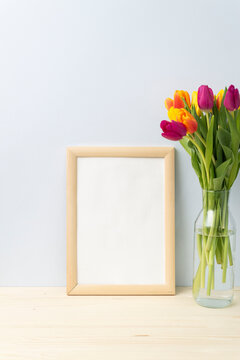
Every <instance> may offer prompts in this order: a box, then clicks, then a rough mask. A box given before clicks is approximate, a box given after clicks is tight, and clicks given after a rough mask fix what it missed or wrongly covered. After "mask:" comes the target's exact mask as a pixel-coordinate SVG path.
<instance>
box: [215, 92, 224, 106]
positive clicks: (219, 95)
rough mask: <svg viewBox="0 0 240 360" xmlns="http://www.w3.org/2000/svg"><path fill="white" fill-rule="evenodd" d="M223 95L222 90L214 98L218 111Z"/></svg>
mask: <svg viewBox="0 0 240 360" xmlns="http://www.w3.org/2000/svg"><path fill="white" fill-rule="evenodd" d="M223 95H224V90H223V89H222V90H220V91H219V93H218V94H217V96H216V99H217V108H218V109H220V107H221V104H222V99H223Z"/></svg>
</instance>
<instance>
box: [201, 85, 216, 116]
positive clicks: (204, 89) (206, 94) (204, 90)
mask: <svg viewBox="0 0 240 360" xmlns="http://www.w3.org/2000/svg"><path fill="white" fill-rule="evenodd" d="M213 103H214V95H213V91H212V89H211V88H210V87H208V86H207V85H201V86H200V87H199V88H198V106H199V108H200V109H201V110H203V111H209V110H211V109H212V108H213Z"/></svg>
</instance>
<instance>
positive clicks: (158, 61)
mask: <svg viewBox="0 0 240 360" xmlns="http://www.w3.org/2000/svg"><path fill="white" fill-rule="evenodd" d="M239 14H240V2H239V1H237V0H236V1H233V0H232V1H228V2H226V1H224V0H221V1H220V0H215V1H210V0H208V1H207V0H204V1H198V2H194V1H190V0H189V1H183V0H182V1H178V0H172V1H160V0H156V1H154V0H135V1H134V0H118V1H117V0H108V1H107V0H102V1H100V0H92V1H91V0H84V1H77V0H76V1H71V0H37V1H31V0H29V1H26V0H21V1H13V0H3V1H1V6H0V39H1V40H0V148H1V149H0V164H1V167H0V169H1V170H0V171H1V176H0V285H4V286H6V285H9V286H12V285H36V286H37V285H64V284H65V232H66V226H65V217H66V212H65V182H66V176H65V171H66V167H65V149H66V147H67V146H68V145H75V144H79V145H82V144H84V145H85V144H90V145H172V143H170V142H168V141H165V140H163V138H161V136H160V130H159V122H160V120H161V119H164V118H166V111H165V109H164V104H163V103H164V99H165V98H166V97H167V96H170V95H171V94H172V93H173V91H174V89H187V90H189V91H190V92H191V91H192V90H193V89H194V88H197V87H198V86H199V85H200V84H208V85H210V86H211V87H213V89H214V91H218V90H219V89H221V88H222V87H223V86H224V85H229V84H231V83H234V84H235V85H238V86H239V87H240V66H239V61H240V51H239V28H240V25H239ZM176 150H177V152H176V278H177V284H178V285H190V284H191V275H192V232H193V221H194V219H195V218H196V216H197V213H198V210H199V209H200V206H201V192H200V187H199V185H198V181H197V179H196V177H195V175H194V173H193V170H192V168H191V165H190V162H189V159H188V156H187V155H186V154H185V153H184V151H183V150H182V148H180V146H179V144H176ZM239 189H240V182H239V181H237V183H236V184H235V186H234V189H233V191H232V202H231V207H232V210H233V214H234V216H235V219H236V220H237V223H238V227H239V221H240V215H239V210H240V194H239ZM239 230H240V229H239ZM237 250H238V258H239V260H240V254H239V239H238V247H237ZM239 260H238V262H237V283H238V285H240V271H239V264H240V261H239Z"/></svg>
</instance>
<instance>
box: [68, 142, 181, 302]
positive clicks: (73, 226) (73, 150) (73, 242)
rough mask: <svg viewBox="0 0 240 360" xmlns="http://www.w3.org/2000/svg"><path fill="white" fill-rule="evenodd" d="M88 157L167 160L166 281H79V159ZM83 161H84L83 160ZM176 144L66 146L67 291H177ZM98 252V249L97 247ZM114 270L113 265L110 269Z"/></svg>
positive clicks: (165, 176) (115, 293)
mask: <svg viewBox="0 0 240 360" xmlns="http://www.w3.org/2000/svg"><path fill="white" fill-rule="evenodd" d="M88 158H94V159H98V158H111V159H115V158H124V159H125V158H131V159H136V158H141V159H150V158H152V159H155V158H159V159H162V160H163V161H164V165H163V166H164V190H163V191H164V199H165V200H164V242H165V245H164V250H165V254H164V256H165V270H164V271H165V281H164V283H161V284H158V283H153V284H149V283H148V284H145V283H144V284H129V283H128V284H122V283H121V284H99V283H96V284H94V283H91V284H88V283H87V284H86V283H83V284H81V283H80V284H79V282H78V260H77V250H78V249H77V244H78V239H77V236H78V224H77V223H78V217H77V212H78V211H77V209H78V205H77V204H78V202H77V201H78V200H77V193H78V175H77V173H78V161H81V160H82V159H88ZM80 164H81V162H80ZM174 168H175V167H174V148H173V147H82V146H80V147H69V148H67V294H68V295H174V294H175V194H174V190H175V179H174V177H175V175H174ZM95 251H96V252H97V249H95ZM109 271H111V269H109Z"/></svg>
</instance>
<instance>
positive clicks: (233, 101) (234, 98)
mask: <svg viewBox="0 0 240 360" xmlns="http://www.w3.org/2000/svg"><path fill="white" fill-rule="evenodd" d="M239 105H240V98H239V91H238V89H235V87H234V86H233V85H230V86H229V88H228V90H227V92H226V96H225V99H224V106H225V108H226V109H227V110H229V111H234V110H237V109H238V108H239Z"/></svg>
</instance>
